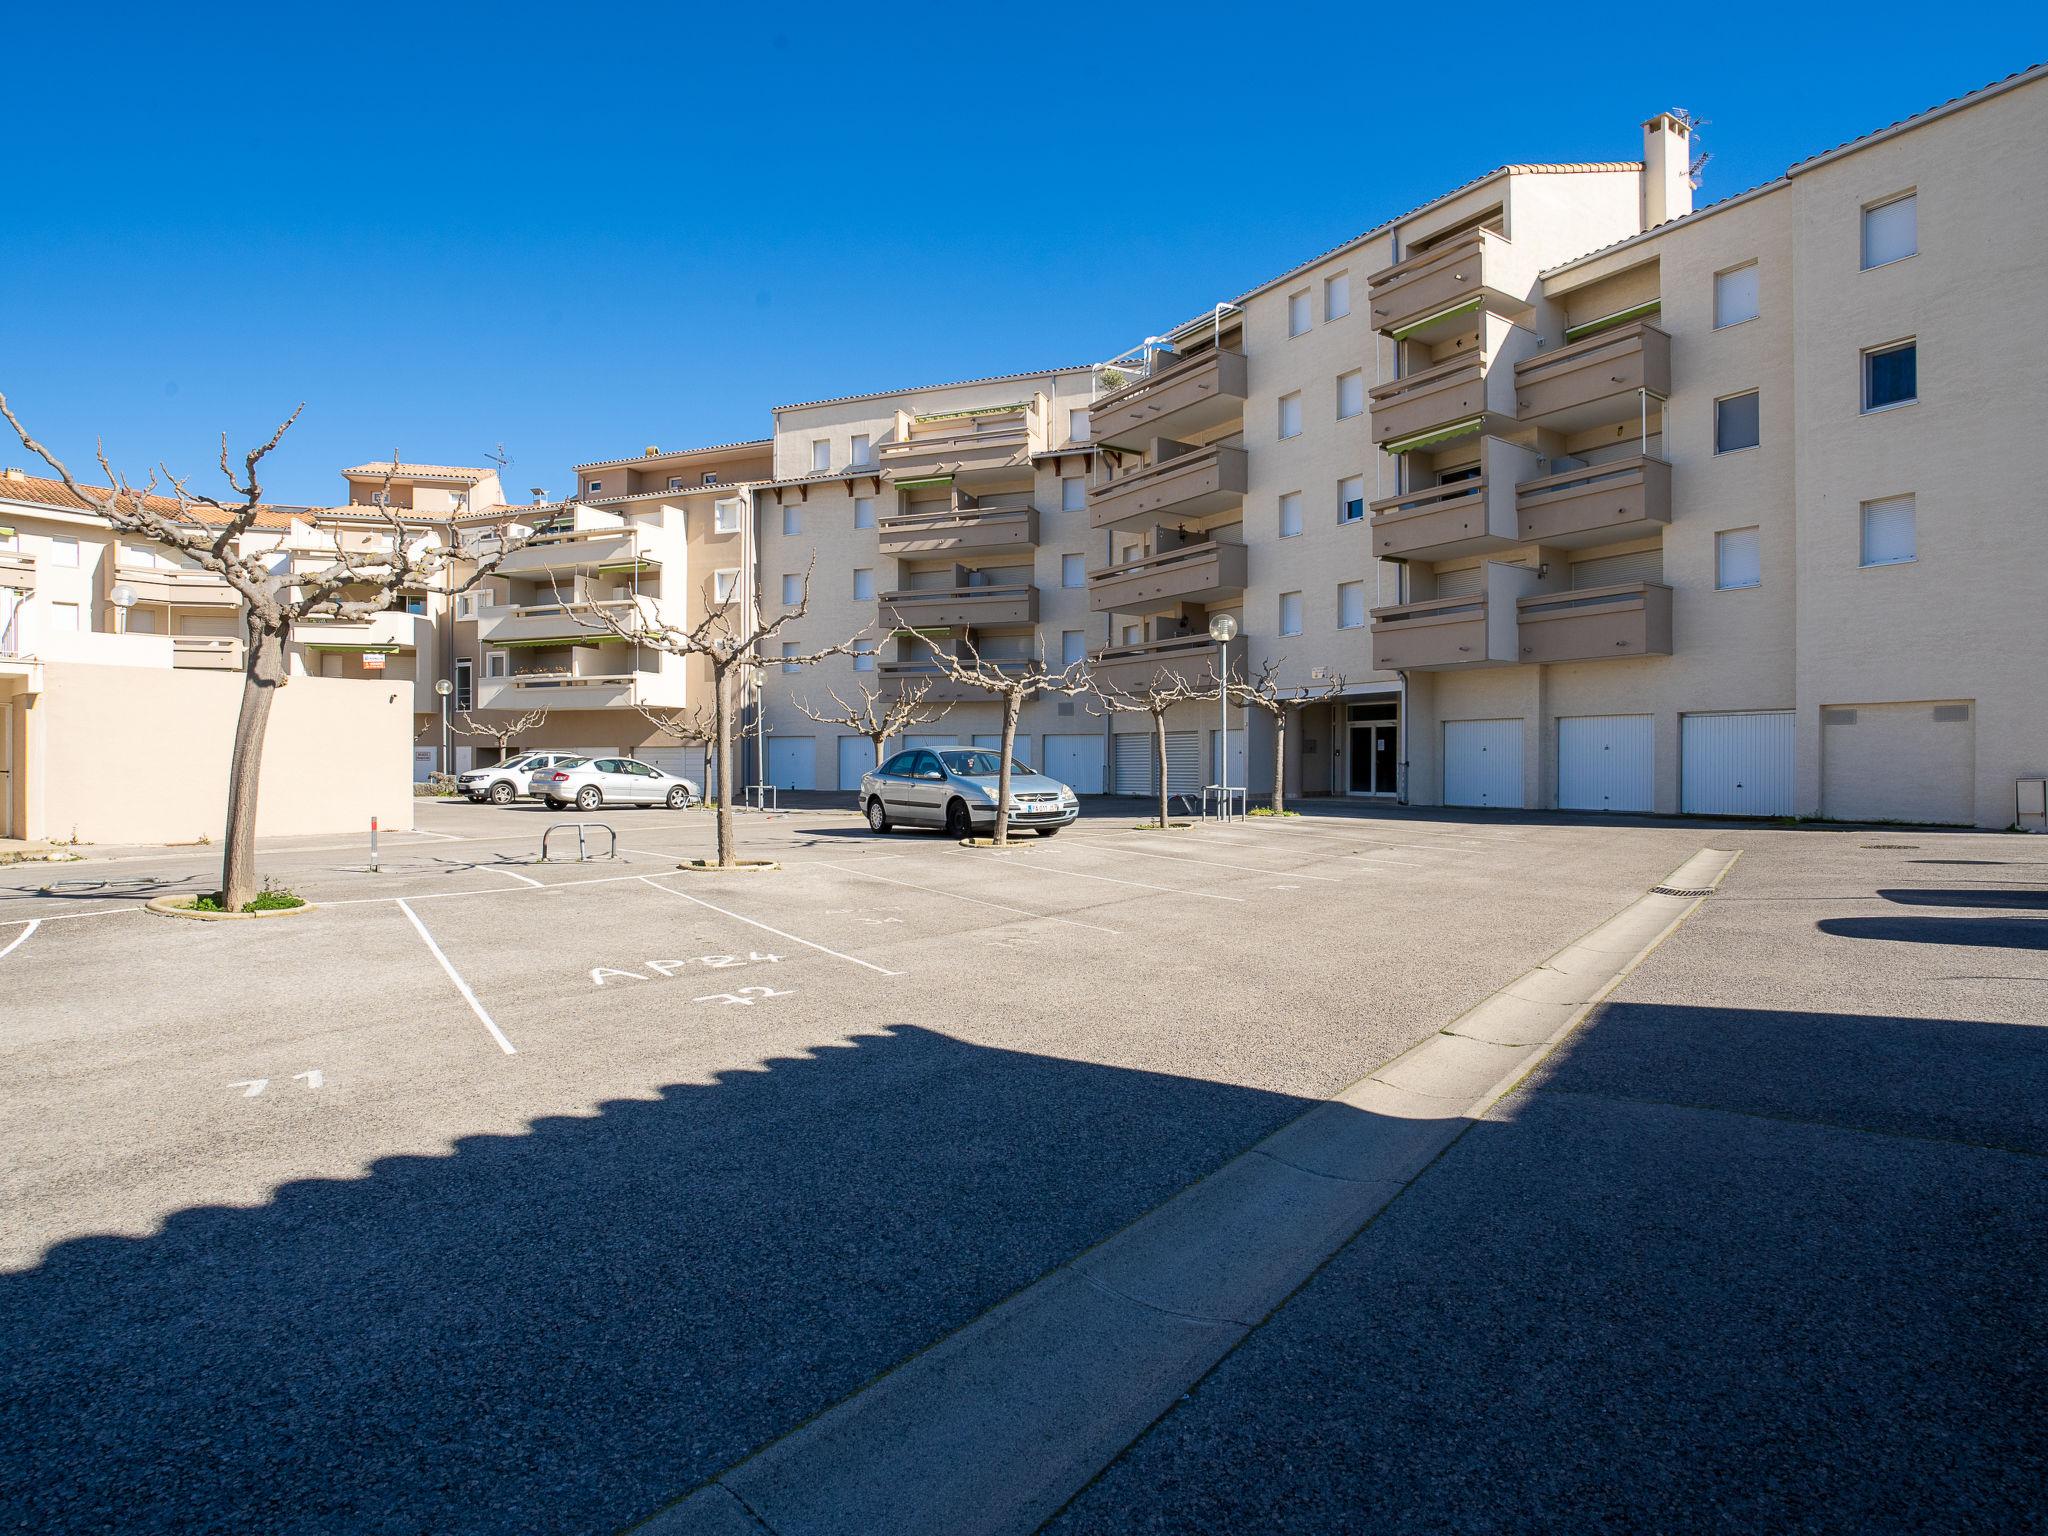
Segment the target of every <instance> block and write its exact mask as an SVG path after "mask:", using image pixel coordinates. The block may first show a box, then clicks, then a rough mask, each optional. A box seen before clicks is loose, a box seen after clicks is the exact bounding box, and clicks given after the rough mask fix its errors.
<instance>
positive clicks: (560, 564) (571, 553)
mask: <svg viewBox="0 0 2048 1536" xmlns="http://www.w3.org/2000/svg"><path fill="white" fill-rule="evenodd" d="M660 569H661V561H660V560H659V559H658V558H656V557H655V556H654V555H652V554H650V553H649V552H648V551H647V549H646V548H645V546H644V545H643V544H642V541H641V539H640V534H639V531H638V530H637V529H633V528H579V529H576V530H574V531H571V532H566V533H541V534H535V535H534V536H533V537H532V538H531V539H528V540H527V541H526V542H525V543H523V544H521V545H520V546H519V547H518V548H517V549H514V550H512V551H511V552H510V553H508V554H507V555H506V556H505V558H504V559H502V560H500V561H499V562H498V565H497V570H496V574H497V575H500V576H528V575H539V574H545V573H547V572H551V571H580V570H599V571H629V572H630V571H634V570H642V571H657V570H660Z"/></svg>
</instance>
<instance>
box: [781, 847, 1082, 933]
mask: <svg viewBox="0 0 2048 1536" xmlns="http://www.w3.org/2000/svg"><path fill="white" fill-rule="evenodd" d="M814 862H815V863H817V864H819V865H821V866H822V867H824V868H826V869H836V870H839V871H841V872H842V873H845V874H849V875H857V876H859V877H860V878H861V879H863V880H880V881H882V882H883V883H884V884H887V885H900V886H903V887H905V888H906V889H908V890H913V891H925V892H928V893H929V894H931V895H933V896H943V897H945V898H946V899H947V900H948V901H971V902H973V903H974V904H975V905H976V906H978V907H993V908H994V909H995V910H996V911H998V912H1014V913H1016V914H1017V915H1018V916H1019V917H1035V918H1037V919H1038V920H1039V921H1040V922H1044V923H1065V924H1066V925H1067V926H1068V927H1069V928H1092V929H1094V930H1095V931H1096V932H1097V933H1106V934H1109V935H1110V936H1112V937H1113V938H1122V937H1123V935H1122V933H1120V932H1119V931H1118V930H1117V929H1115V928H1105V927H1103V926H1102V925H1101V924H1100V923H1084V922H1082V921H1080V919H1078V918H1072V917H1061V916H1059V915H1057V914H1056V913H1052V912H1030V911H1026V910H1025V909H1024V908H1023V907H1009V906H1005V905H1003V903H1002V902H1000V901H984V900H983V899H982V898H981V897H979V896H967V895H963V894H962V893H961V892H959V891H942V890H940V889H939V888H938V887H937V886H935V885H919V884H918V883H917V882H916V881H914V880H898V879H897V878H896V877H895V876H894V875H871V874H869V873H868V872H867V871H866V870H864V869H854V868H853V867H851V866H850V865H846V864H834V863H833V862H832V861H831V860H830V859H818V860H815V861H814Z"/></svg>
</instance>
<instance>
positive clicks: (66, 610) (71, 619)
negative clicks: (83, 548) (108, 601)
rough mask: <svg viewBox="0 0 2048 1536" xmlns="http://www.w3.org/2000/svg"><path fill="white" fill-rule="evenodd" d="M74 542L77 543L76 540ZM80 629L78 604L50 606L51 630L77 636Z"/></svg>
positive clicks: (54, 604) (55, 604) (53, 604)
mask: <svg viewBox="0 0 2048 1536" xmlns="http://www.w3.org/2000/svg"><path fill="white" fill-rule="evenodd" d="M74 542H76V541H75V540H74ZM80 627H81V626H80V625H79V622H78V604H76V603H52V604H50V628H52V629H56V630H62V631H63V632H64V633H66V634H75V633H77V632H78V630H79V628H80Z"/></svg>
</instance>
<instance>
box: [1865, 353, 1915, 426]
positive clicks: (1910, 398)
mask: <svg viewBox="0 0 2048 1536" xmlns="http://www.w3.org/2000/svg"><path fill="white" fill-rule="evenodd" d="M1919 358H1920V345H1919V343H1918V342H1915V341H1895V342H1893V343H1892V344H1891V345H1890V346H1888V347H1872V348H1871V349H1870V350H1869V351H1868V352H1866V353H1864V354H1863V409H1864V410H1866V411H1881V410H1883V409H1885V407H1887V406H1892V405H1911V404H1912V403H1913V402H1914V401H1915V400H1918V399H1919V398H1920V377H1919V375H1920V361H1919Z"/></svg>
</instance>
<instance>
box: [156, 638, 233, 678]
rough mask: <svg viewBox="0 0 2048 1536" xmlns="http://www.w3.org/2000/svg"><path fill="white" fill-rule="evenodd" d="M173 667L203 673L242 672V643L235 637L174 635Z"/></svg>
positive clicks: (172, 646) (172, 643)
mask: <svg viewBox="0 0 2048 1536" xmlns="http://www.w3.org/2000/svg"><path fill="white" fill-rule="evenodd" d="M171 665H172V666H174V667H190V668H194V669H196V670H198V671H202V672H236V671H240V670H241V666H242V642H241V641H240V640H239V639H237V638H235V637H234V636H233V635H173V636H171Z"/></svg>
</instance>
